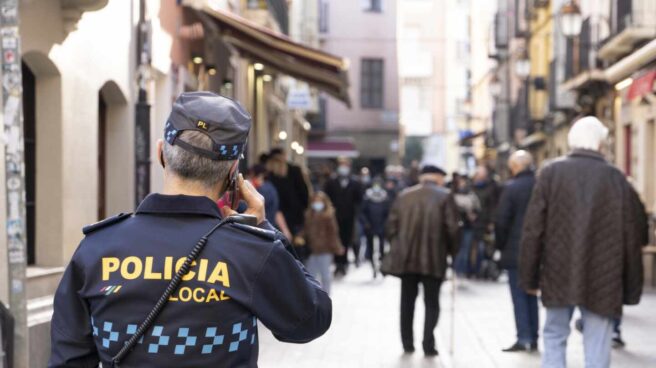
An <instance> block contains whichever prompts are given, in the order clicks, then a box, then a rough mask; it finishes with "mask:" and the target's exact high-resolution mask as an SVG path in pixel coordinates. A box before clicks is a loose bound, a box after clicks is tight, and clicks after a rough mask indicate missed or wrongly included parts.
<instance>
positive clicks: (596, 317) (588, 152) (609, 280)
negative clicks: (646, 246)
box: [519, 117, 647, 368]
mask: <svg viewBox="0 0 656 368" xmlns="http://www.w3.org/2000/svg"><path fill="white" fill-rule="evenodd" d="M607 136H608V129H606V127H604V125H603V124H602V123H601V122H600V121H599V120H598V119H596V118H594V117H585V118H582V119H580V120H578V121H577V122H576V123H575V124H574V125H573V126H572V128H571V130H570V132H569V136H568V140H569V145H570V148H571V149H572V152H571V153H570V154H569V155H568V156H566V157H563V158H560V159H558V160H556V161H554V162H552V163H551V164H549V165H547V166H546V167H544V168H543V169H542V170H541V172H540V174H539V177H538V180H537V183H536V185H535V189H534V191H533V195H532V197H531V201H530V203H529V206H528V209H527V212H526V217H525V219H524V230H523V236H522V242H521V247H520V263H519V273H520V286H521V287H523V288H524V289H525V290H527V291H529V292H532V293H537V289H540V290H541V292H542V303H543V304H544V306H545V307H546V308H547V319H546V322H545V326H544V332H543V336H544V347H545V352H544V355H543V361H542V366H543V367H547V368H552V367H557V368H560V367H563V368H564V367H565V366H566V355H565V352H566V347H567V338H568V336H569V333H570V320H571V317H572V313H573V311H574V308H575V307H578V308H579V309H580V311H581V315H582V318H583V322H584V326H585V327H584V329H583V340H584V341H583V345H584V352H585V366H586V368H592V367H595V368H596V367H599V368H601V367H609V366H610V352H611V336H612V328H613V319H615V318H618V317H620V316H621V314H622V304H637V303H638V302H639V301H640V295H641V292H642V283H643V280H642V277H643V276H642V259H641V246H642V245H643V243H644V242H645V239H646V232H647V231H646V215H645V213H644V209H643V207H642V205H641V203H640V200H639V198H638V196H637V194H636V192H635V191H634V189H633V188H632V186H631V185H630V184H629V182H628V181H627V180H626V178H625V177H624V175H623V174H622V173H621V172H620V171H619V170H618V169H616V168H615V167H614V166H612V165H611V164H609V163H608V162H606V160H605V159H604V157H603V155H602V154H601V153H600V151H601V147H602V146H603V142H604V141H605V140H606V138H607Z"/></svg>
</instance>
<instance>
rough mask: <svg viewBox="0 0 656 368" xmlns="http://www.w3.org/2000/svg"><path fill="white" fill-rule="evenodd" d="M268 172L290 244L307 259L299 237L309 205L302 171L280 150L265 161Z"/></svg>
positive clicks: (306, 186) (275, 149)
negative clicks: (288, 234) (290, 236)
mask: <svg viewBox="0 0 656 368" xmlns="http://www.w3.org/2000/svg"><path fill="white" fill-rule="evenodd" d="M266 166H267V169H268V171H269V173H270V174H269V176H268V179H269V181H270V182H271V183H272V184H273V185H274V186H275V187H276V191H277V192H278V198H279V199H280V212H282V214H283V216H284V217H285V222H286V223H287V227H288V228H289V231H290V232H291V235H292V242H293V243H294V246H295V247H296V251H297V253H298V254H299V255H300V256H301V258H303V259H305V258H306V257H307V252H308V251H307V247H306V246H305V243H304V242H303V237H302V236H301V234H302V232H303V220H304V218H305V210H306V209H307V208H308V204H309V200H310V199H309V188H308V183H307V181H306V180H305V175H304V174H303V170H302V169H301V168H300V167H299V166H297V165H295V164H293V163H291V162H288V161H287V155H286V153H285V151H284V150H283V149H281V148H274V149H272V150H271V154H270V155H269V159H268V160H267V161H266Z"/></svg>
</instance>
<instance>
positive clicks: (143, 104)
mask: <svg viewBox="0 0 656 368" xmlns="http://www.w3.org/2000/svg"><path fill="white" fill-rule="evenodd" d="M149 34H150V23H149V22H147V21H146V1H145V0H139V22H138V25H137V83H138V91H139V92H138V96H137V104H136V111H135V112H136V116H135V134H134V154H135V196H134V200H135V207H136V206H138V205H139V203H141V201H142V200H143V199H144V198H145V197H146V196H147V195H148V193H150V104H148V92H147V90H146V88H147V83H148V71H149V70H150V51H151V44H150V37H149Z"/></svg>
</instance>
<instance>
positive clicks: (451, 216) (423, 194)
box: [382, 184, 459, 278]
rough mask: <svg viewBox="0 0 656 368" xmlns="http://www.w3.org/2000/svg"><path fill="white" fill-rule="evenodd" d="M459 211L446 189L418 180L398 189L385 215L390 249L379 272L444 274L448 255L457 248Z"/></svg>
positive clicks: (440, 275)
mask: <svg viewBox="0 0 656 368" xmlns="http://www.w3.org/2000/svg"><path fill="white" fill-rule="evenodd" d="M458 220H459V212H458V207H457V206H456V203H455V201H454V199H453V196H452V195H451V194H450V193H449V191H448V190H446V189H444V188H441V187H439V186H437V185H435V184H419V185H415V186H413V187H411V188H408V189H406V190H404V191H403V192H401V194H400V195H399V197H398V198H397V199H396V201H395V202H394V204H393V206H392V210H391V212H390V214H389V217H388V219H387V226H386V235H387V238H388V239H389V240H390V244H391V248H390V252H389V253H388V254H387V255H386V256H385V259H384V260H383V268H382V272H383V273H386V274H390V275H394V276H403V275H407V274H419V275H426V276H432V277H437V278H444V273H445V272H446V267H447V260H446V258H447V255H451V256H452V257H453V256H455V254H456V253H457V251H458V249H457V248H458V243H459V242H458V237H459V235H458V234H459V224H458Z"/></svg>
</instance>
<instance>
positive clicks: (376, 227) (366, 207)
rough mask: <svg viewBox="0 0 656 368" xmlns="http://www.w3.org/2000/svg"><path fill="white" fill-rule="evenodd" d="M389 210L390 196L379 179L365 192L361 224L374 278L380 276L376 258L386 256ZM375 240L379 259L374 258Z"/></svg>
mask: <svg viewBox="0 0 656 368" xmlns="http://www.w3.org/2000/svg"><path fill="white" fill-rule="evenodd" d="M389 208H390V198H389V195H388V194H387V191H386V190H385V188H383V180H382V179H380V178H377V179H375V180H374V182H373V185H372V186H371V188H369V189H367V191H366V192H365V195H364V200H363V201H362V211H361V212H360V222H361V223H362V227H363V228H364V234H365V237H366V238H367V250H366V252H365V258H366V259H367V260H368V261H370V262H371V266H372V267H373V272H374V278H376V277H377V276H378V266H377V264H376V263H377V262H376V258H378V259H382V258H383V254H385V221H387V215H388V213H389ZM374 238H376V239H378V249H379V253H378V257H374V253H375V252H374Z"/></svg>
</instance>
